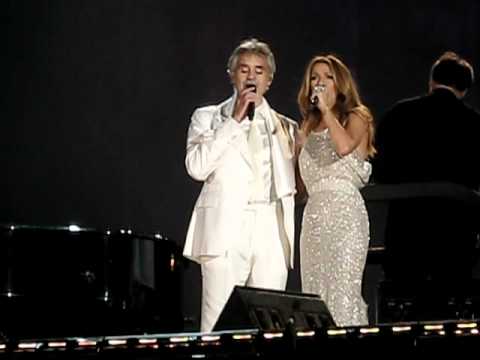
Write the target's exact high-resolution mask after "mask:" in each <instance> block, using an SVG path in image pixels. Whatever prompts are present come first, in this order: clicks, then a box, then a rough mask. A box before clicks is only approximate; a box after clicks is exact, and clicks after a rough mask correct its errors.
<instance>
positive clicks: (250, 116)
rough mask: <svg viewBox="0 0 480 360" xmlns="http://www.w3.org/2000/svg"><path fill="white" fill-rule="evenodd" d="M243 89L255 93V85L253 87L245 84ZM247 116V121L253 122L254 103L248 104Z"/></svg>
mask: <svg viewBox="0 0 480 360" xmlns="http://www.w3.org/2000/svg"><path fill="white" fill-rule="evenodd" d="M245 87H246V88H253V91H254V92H257V85H255V84H247V85H246V86H245ZM247 116H248V120H250V121H251V120H253V117H254V116H255V103H254V102H252V103H250V104H248V108H247Z"/></svg>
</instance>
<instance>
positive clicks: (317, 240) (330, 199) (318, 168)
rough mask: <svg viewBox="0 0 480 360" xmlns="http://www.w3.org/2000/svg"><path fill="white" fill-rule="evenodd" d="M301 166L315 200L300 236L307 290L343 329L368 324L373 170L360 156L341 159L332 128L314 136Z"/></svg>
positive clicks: (311, 201)
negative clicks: (368, 194)
mask: <svg viewBox="0 0 480 360" xmlns="http://www.w3.org/2000/svg"><path fill="white" fill-rule="evenodd" d="M299 165H300V173H301V175H302V179H303V181H304V182H305V186H306V188H307V192H308V195H309V198H308V202H307V205H306V206H305V211H304V215H303V223H302V231H301V236H300V261H301V276H302V289H303V291H304V292H306V293H315V294H319V295H320V297H321V298H322V300H324V301H325V303H326V304H327V307H328V309H329V310H330V312H331V314H332V316H333V318H334V320H335V323H336V324H337V326H358V325H366V324H368V317H367V307H366V304H365V302H364V300H363V298H362V276H363V270H364V267H365V261H366V257H367V252H368V243H369V239H370V235H369V223H368V214H367V211H366V208H365V203H364V201H363V198H362V196H361V194H360V192H359V188H361V187H362V186H363V185H364V184H365V183H366V182H367V181H368V178H369V176H370V173H371V166H370V164H369V163H368V162H367V161H364V160H363V159H362V158H361V157H360V156H359V155H358V153H357V152H356V151H354V152H352V153H350V154H349V155H347V156H344V157H340V156H338V155H337V153H336V152H335V150H334V147H333V143H332V141H331V139H330V134H329V132H328V129H325V130H324V131H322V132H312V133H310V135H309V137H308V139H307V142H306V144H305V147H304V148H303V150H302V152H301V153H300V159H299Z"/></svg>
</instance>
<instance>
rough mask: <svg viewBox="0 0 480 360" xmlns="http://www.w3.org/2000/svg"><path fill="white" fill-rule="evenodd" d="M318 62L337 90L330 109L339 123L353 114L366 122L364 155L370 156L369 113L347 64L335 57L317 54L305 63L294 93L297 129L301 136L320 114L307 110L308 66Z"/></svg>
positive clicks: (372, 137) (309, 70)
mask: <svg viewBox="0 0 480 360" xmlns="http://www.w3.org/2000/svg"><path fill="white" fill-rule="evenodd" d="M318 63H324V64H326V65H328V67H329V68H330V71H331V72H332V74H333V81H334V83H335V88H336V89H337V100H336V102H335V105H334V106H333V112H334V113H335V115H336V116H337V117H338V119H339V120H340V123H341V124H342V125H343V126H346V125H347V121H348V115H349V114H351V113H355V114H356V115H358V116H359V117H361V118H362V119H364V120H365V121H367V122H368V145H367V153H368V156H370V157H371V156H373V155H374V154H375V153H376V150H375V147H374V145H373V140H374V136H375V134H374V132H375V128H374V124H373V116H372V113H371V112H370V110H369V109H368V107H366V106H365V105H363V104H362V101H361V100H360V95H359V94H358V90H357V86H356V84H355V81H354V80H353V77H352V74H351V73H350V70H349V69H348V68H347V66H346V65H345V64H344V63H343V62H342V61H340V59H338V58H337V57H336V56H334V55H331V54H328V55H318V56H315V57H314V58H313V59H312V60H310V62H309V63H308V65H307V68H306V69H305V74H304V76H303V81H302V86H301V87H300V91H299V92H298V96H297V101H298V105H299V108H300V113H301V115H302V124H301V129H302V131H303V133H304V135H305V136H308V134H309V133H310V132H311V131H312V130H313V129H314V128H315V127H316V126H317V125H318V124H319V122H320V121H321V114H319V113H317V112H312V111H311V104H310V96H311V91H312V90H311V86H310V79H311V76H312V69H313V67H314V66H315V65H316V64H318Z"/></svg>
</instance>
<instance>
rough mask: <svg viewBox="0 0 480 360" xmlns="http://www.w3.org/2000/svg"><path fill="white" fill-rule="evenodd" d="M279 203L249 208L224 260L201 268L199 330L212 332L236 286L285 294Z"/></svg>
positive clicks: (286, 273) (217, 259) (284, 266)
mask: <svg viewBox="0 0 480 360" xmlns="http://www.w3.org/2000/svg"><path fill="white" fill-rule="evenodd" d="M278 206H280V205H279V204H278V203H272V204H255V205H249V206H248V208H247V209H246V210H245V211H244V213H243V219H242V224H243V225H242V232H241V236H239V237H237V238H238V239H239V241H238V242H237V243H234V244H232V246H231V248H230V249H229V250H228V251H227V252H226V254H225V255H223V256H218V257H214V258H212V259H210V260H208V261H206V262H204V263H202V265H201V269H202V315H201V316H202V317H201V325H200V330H201V331H202V332H210V331H212V329H213V326H214V325H215V323H216V321H217V320H218V317H219V316H220V313H221V312H222V310H223V307H224V306H225V304H226V303H227V301H228V298H229V296H230V294H231V293H232V290H233V288H234V286H235V285H241V286H252V287H259V288H265V289H273V290H285V287H286V284H287V276H288V265H287V262H286V261H287V260H288V257H286V256H285V253H284V246H283V245H282V240H281V239H282V237H281V236H280V234H281V231H283V230H282V228H281V227H280V226H282V227H283V223H279V220H278V218H279V217H278V216H277V212H278V208H277V207H278Z"/></svg>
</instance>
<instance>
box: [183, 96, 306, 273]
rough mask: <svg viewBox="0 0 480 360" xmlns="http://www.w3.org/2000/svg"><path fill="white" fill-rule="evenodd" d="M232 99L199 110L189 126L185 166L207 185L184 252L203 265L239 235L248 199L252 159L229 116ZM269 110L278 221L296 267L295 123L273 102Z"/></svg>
mask: <svg viewBox="0 0 480 360" xmlns="http://www.w3.org/2000/svg"><path fill="white" fill-rule="evenodd" d="M234 101H235V100H234V98H233V97H232V98H230V99H228V100H226V101H225V102H223V103H221V104H219V105H214V106H206V107H202V108H198V109H196V110H195V112H194V113H193V115H192V119H191V123H190V127H189V130H188V138H187V154H186V158H185V165H186V168H187V171H188V173H189V175H190V176H191V177H192V178H193V179H195V180H199V181H203V182H204V184H203V187H202V190H201V192H200V195H199V197H198V199H197V202H196V204H195V208H194V210H193V214H192V217H191V220H190V224H189V228H188V232H187V239H186V242H185V246H184V252H183V254H184V256H186V257H187V258H190V259H192V260H194V261H196V262H199V263H201V262H202V261H204V260H207V259H209V258H211V257H215V256H220V255H224V254H225V252H226V250H228V248H229V245H230V244H231V243H232V241H234V240H235V237H236V236H240V229H241V220H242V215H243V214H242V212H243V211H244V210H245V208H246V206H247V204H248V200H249V197H250V191H251V188H250V184H251V182H252V181H253V172H252V159H251V153H250V150H249V148H248V143H247V135H246V132H245V130H244V129H243V128H242V126H241V124H239V123H238V122H237V121H236V120H235V119H233V118H232V116H231V115H232V110H233V105H234ZM264 101H266V100H265V99H264ZM267 106H268V104H267ZM268 109H269V110H270V114H271V119H269V120H268V121H270V124H269V127H270V129H272V132H271V134H272V135H271V140H272V169H273V176H274V181H273V184H274V186H275V190H276V194H277V196H278V197H279V198H280V199H281V204H282V209H283V214H282V217H283V219H279V221H280V224H282V223H283V226H284V230H285V231H284V236H285V237H286V239H284V240H285V241H284V242H285V243H286V244H288V247H289V249H286V250H287V253H286V256H287V257H288V258H287V259H286V263H287V264H289V265H290V266H293V256H294V254H293V249H294V194H295V175H294V164H293V162H294V159H293V152H294V151H293V148H294V147H293V145H294V139H295V131H296V127H297V123H296V122H295V121H293V120H291V119H288V118H287V117H285V116H283V115H280V114H278V113H276V112H275V111H273V110H272V109H271V108H270V107H269V106H268ZM282 240H283V239H282ZM284 246H285V245H284Z"/></svg>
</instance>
